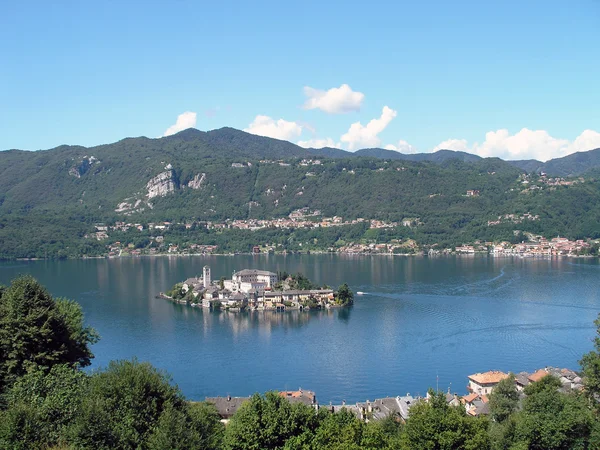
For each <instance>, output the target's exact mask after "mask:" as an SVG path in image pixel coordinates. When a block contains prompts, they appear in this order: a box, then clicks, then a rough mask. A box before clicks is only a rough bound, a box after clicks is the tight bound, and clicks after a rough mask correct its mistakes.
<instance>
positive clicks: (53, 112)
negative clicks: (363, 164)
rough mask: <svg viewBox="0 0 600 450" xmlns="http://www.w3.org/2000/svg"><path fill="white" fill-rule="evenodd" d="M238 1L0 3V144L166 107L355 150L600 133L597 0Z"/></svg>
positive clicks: (141, 122) (107, 130) (580, 145)
mask: <svg viewBox="0 0 600 450" xmlns="http://www.w3.org/2000/svg"><path fill="white" fill-rule="evenodd" d="M240 3H241V2H228V1H219V2H196V1H194V2H192V1H183V0H174V1H171V2H166V1H165V2H152V1H144V2H127V1H123V2H117V1H104V2H91V1H90V2H81V1H72V2H70V1H61V2H41V1H39V2H33V1H25V0H24V1H11V0H6V1H4V2H2V4H1V5H0V61H1V63H0V68H1V69H0V149H9V148H21V149H28V150H35V149H40V148H51V147H54V146H57V145H60V144H81V145H86V146H91V145H98V144H102V143H109V142H114V141H116V140H119V139H122V138H123V137H126V136H142V135H144V136H148V137H158V136H162V135H163V134H164V133H165V132H166V131H167V130H168V129H169V128H170V127H172V126H174V125H176V122H177V121H178V120H179V123H178V124H177V126H176V127H175V128H171V131H175V130H176V129H179V128H181V127H185V126H189V125H194V126H195V127H196V128H198V129H201V130H210V129H215V128H220V127H223V126H231V127H235V128H239V129H246V130H248V131H250V132H254V133H257V134H265V135H270V136H273V137H279V138H284V139H287V140H290V141H292V142H302V143H303V145H311V144H312V145H324V144H328V145H339V146H341V147H342V148H346V149H351V150H355V149H357V148H361V147H370V146H380V147H384V146H388V148H396V149H398V150H400V151H403V152H415V151H432V150H434V149H436V148H440V146H441V147H444V148H452V149H455V150H466V151H470V152H474V153H478V154H481V155H483V156H501V157H504V158H510V159H521V158H529V157H535V158H537V159H542V160H545V159H549V158H552V157H556V156H562V155H564V154H567V153H571V152H573V151H578V150H588V149H591V148H595V147H600V50H599V49H600V27H599V26H598V24H599V23H600V1H599V0H573V1H571V2H566V1H560V2H559V1H552V0H550V1H548V0H546V1H537V0H532V1H518V2H517V1H512V0H508V1H505V2H482V1H455V2H447V1H420V2H400V1H396V2H362V3H352V2H348V1H344V2H310V1H303V2H281V1H277V2H261V1H257V2H244V3H243V4H240ZM332 89H333V90H332ZM184 113H187V114H184ZM180 115H181V117H180V118H179V119H178V117H179V116H180ZM373 119H375V121H374V122H371V124H370V125H368V126H367V124H369V122H370V121H372V120H373Z"/></svg>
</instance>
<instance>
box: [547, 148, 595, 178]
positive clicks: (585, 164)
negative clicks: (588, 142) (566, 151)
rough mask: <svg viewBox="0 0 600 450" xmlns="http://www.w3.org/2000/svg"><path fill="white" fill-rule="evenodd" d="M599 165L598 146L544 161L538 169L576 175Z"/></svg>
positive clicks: (563, 174)
mask: <svg viewBox="0 0 600 450" xmlns="http://www.w3.org/2000/svg"><path fill="white" fill-rule="evenodd" d="M598 167H600V148H597V149H595V150H590V151H587V152H577V153H573V154H571V155H567V156H564V157H562V158H556V159H551V160H550V161H548V162H546V163H544V164H543V165H542V166H541V168H540V171H541V172H546V173H547V174H548V175H553V176H562V177H567V176H577V175H582V174H584V173H586V172H587V171H589V170H592V169H595V168H598Z"/></svg>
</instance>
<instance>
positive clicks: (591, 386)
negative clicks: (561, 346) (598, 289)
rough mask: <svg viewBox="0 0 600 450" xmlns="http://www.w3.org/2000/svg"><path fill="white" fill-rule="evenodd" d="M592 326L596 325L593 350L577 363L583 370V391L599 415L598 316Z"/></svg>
mask: <svg viewBox="0 0 600 450" xmlns="http://www.w3.org/2000/svg"><path fill="white" fill-rule="evenodd" d="M594 324H595V325H596V337H595V338H594V350H592V351H590V352H589V353H586V354H585V355H583V358H582V359H581V361H580V362H579V363H580V364H581V368H582V369H583V381H584V383H585V391H586V393H587V394H588V396H589V398H590V401H591V402H592V404H593V405H594V407H595V408H596V410H597V411H598V413H599V414H600V403H599V401H600V314H599V315H598V318H597V319H596V321H595V322H594Z"/></svg>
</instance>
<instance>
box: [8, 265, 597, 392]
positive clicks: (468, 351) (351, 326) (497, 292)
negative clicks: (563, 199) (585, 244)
mask: <svg viewBox="0 0 600 450" xmlns="http://www.w3.org/2000/svg"><path fill="white" fill-rule="evenodd" d="M205 264H209V265H210V266H211V269H212V274H213V277H214V278H215V279H218V278H219V277H221V276H226V277H228V276H230V275H231V273H232V272H233V271H235V270H240V269H243V268H257V269H265V270H271V271H274V272H276V271H284V270H285V271H287V272H302V273H304V274H305V275H307V276H308V277H309V278H311V279H312V280H314V281H315V282H317V283H319V284H329V285H331V286H333V287H337V286H339V285H340V284H342V283H344V282H347V283H348V284H349V285H350V287H351V288H352V289H353V290H354V291H355V292H356V291H363V292H365V293H366V294H365V295H364V296H357V297H356V298H355V305H354V306H353V307H352V308H347V309H333V310H324V311H310V312H300V311H288V312H284V313H276V312H248V313H228V312H214V311H206V310H202V309H198V308H191V307H188V306H185V305H177V304H173V303H170V302H168V301H165V300H162V299H157V298H155V295H156V294H157V293H158V292H160V291H165V290H167V289H169V288H170V287H171V286H172V285H173V284H175V283H176V282H178V281H181V280H183V279H186V278H189V277H191V276H196V275H198V274H200V273H201V272H202V267H203V266H204V265H205ZM599 269H600V265H599V264H598V261H597V260H595V259H594V260H592V259H589V260H569V259H532V258H530V259H521V258H491V257H480V256H475V257H473V256H470V257H439V258H426V257H414V258H405V257H385V256H380V257H367V256H350V255H345V256H338V255H287V256H279V255H277V256H275V255H244V256H242V255H240V256H235V257H226V256H207V257H155V258H131V259H126V258H124V259H114V260H105V259H98V260H95V259H94V260H74V261H60V262H49V261H36V262H23V263H21V262H19V263H0V283H7V282H9V280H10V279H11V278H13V277H14V276H16V275H17V274H20V273H31V274H33V275H34V276H35V277H37V278H38V279H39V280H40V282H41V283H43V284H44V285H46V286H47V287H48V288H49V289H50V291H51V292H52V293H53V294H54V295H56V296H63V297H68V298H73V299H75V300H77V301H78V302H79V303H80V304H81V305H82V306H83V308H84V311H85V314H86V320H87V322H88V323H89V324H91V325H92V326H94V327H95V328H96V329H97V330H98V331H99V332H100V334H101V336H102V339H101V341H100V342H99V343H98V344H97V345H95V346H94V349H93V350H94V353H95V354H96V359H95V360H94V367H100V366H106V364H107V363H108V361H110V360H111V359H119V358H131V357H133V356H137V357H138V358H139V359H141V360H148V361H151V362H152V363H153V364H155V365H156V366H158V367H160V368H162V369H166V370H167V371H169V372H170V373H171V374H172V375H173V378H174V381H175V382H176V383H178V384H179V385H180V387H181V388H182V390H183V391H184V393H185V394H186V395H188V396H189V397H190V398H193V399H202V398H204V397H205V396H211V395H225V394H227V393H230V394H233V395H248V394H251V393H253V392H255V391H259V392H264V391H266V390H268V389H292V388H293V389H297V388H298V387H304V388H306V389H312V390H315V391H316V392H317V395H318V397H319V399H320V401H322V402H325V401H327V402H328V401H329V400H333V401H341V400H342V399H346V400H348V401H353V400H365V399H367V398H371V399H372V398H375V397H381V396H386V395H397V394H404V393H406V392H412V393H419V392H420V393H424V392H425V391H426V389H427V388H428V387H429V386H433V385H435V383H436V378H437V377H439V385H440V387H443V388H444V389H445V388H447V387H448V386H449V385H452V386H453V390H456V391H458V392H460V393H462V392H463V391H464V388H463V386H464V385H465V380H466V375H468V374H469V373H473V372H478V371H484V370H489V369H500V370H513V371H514V370H516V371H521V370H534V369H536V368H539V367H542V366H545V365H553V366H567V367H571V368H575V369H576V368H577V361H578V360H579V358H580V357H581V355H582V354H583V353H584V352H586V351H589V349H591V348H592V342H591V339H592V338H593V336H594V326H593V321H594V319H595V318H596V316H597V314H598V312H600V290H599V289H598V287H599V286H598V285H599V283H598V270H599Z"/></svg>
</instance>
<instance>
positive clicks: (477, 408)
mask: <svg viewBox="0 0 600 450" xmlns="http://www.w3.org/2000/svg"><path fill="white" fill-rule="evenodd" d="M462 401H463V402H464V405H465V410H466V411H467V414H469V415H471V416H481V415H488V414H489V413H490V406H489V398H488V396H487V395H479V394H475V393H472V394H469V395H465V396H464V397H463V398H462Z"/></svg>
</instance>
